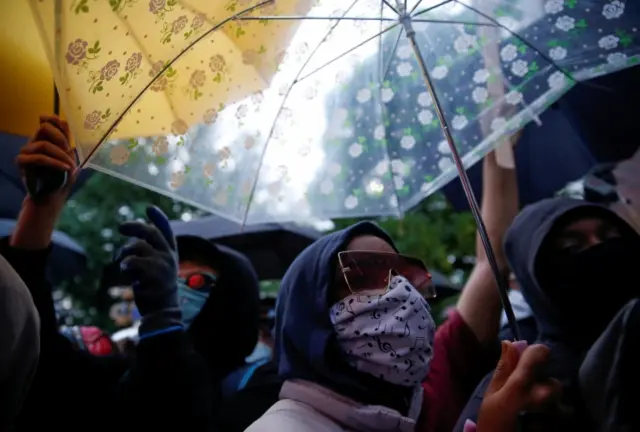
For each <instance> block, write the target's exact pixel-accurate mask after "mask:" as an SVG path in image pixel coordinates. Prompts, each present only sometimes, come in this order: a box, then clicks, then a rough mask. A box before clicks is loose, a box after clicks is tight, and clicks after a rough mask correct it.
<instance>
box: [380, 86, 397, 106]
mask: <svg viewBox="0 0 640 432" xmlns="http://www.w3.org/2000/svg"><path fill="white" fill-rule="evenodd" d="M393 96H394V93H393V90H392V89H390V88H383V89H382V90H381V91H380V99H382V102H384V103H388V102H391V99H393Z"/></svg>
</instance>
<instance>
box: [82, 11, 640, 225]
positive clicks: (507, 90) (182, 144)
mask: <svg viewBox="0 0 640 432" xmlns="http://www.w3.org/2000/svg"><path fill="white" fill-rule="evenodd" d="M255 3H256V2H250V1H247V5H251V4H255ZM403 3H404V2H402V1H400V2H390V1H380V0H356V1H353V2H347V4H345V2H344V1H338V0H321V1H318V2H316V3H315V5H314V7H313V8H312V9H311V10H310V11H309V12H308V13H307V14H306V15H305V16H302V17H299V18H300V19H299V22H300V27H299V31H298V32H297V33H296V34H295V36H294V37H293V38H292V42H291V45H290V46H289V48H288V49H287V50H286V55H285V56H284V60H283V61H282V63H281V67H280V69H279V71H278V72H276V73H275V75H274V77H273V79H272V81H271V85H270V86H269V87H268V88H265V89H264V90H263V91H262V92H260V93H258V94H254V95H252V96H250V97H246V98H244V99H240V100H238V101H237V102H236V103H234V104H228V105H227V106H226V107H225V108H224V109H222V110H217V111H216V121H215V122H213V124H201V125H199V126H194V127H193V128H191V129H190V130H188V131H186V133H185V134H179V135H170V136H167V137H156V138H144V139H139V140H137V141H136V142H135V143H132V142H128V141H122V140H120V141H118V140H114V141H112V142H109V143H106V144H105V145H103V146H102V147H101V149H100V150H99V151H98V154H97V155H96V157H95V158H94V159H92V161H91V164H92V166H96V167H97V168H98V169H101V170H104V171H106V172H109V173H112V174H114V175H117V176H121V177H123V178H128V179H130V180H131V181H134V182H137V183H139V184H143V185H146V186H147V187H151V188H153V189H154V190H156V191H159V192H162V193H166V194H169V195H171V196H174V197H176V198H178V199H182V200H185V201H188V202H191V203H193V204H196V205H198V206H200V207H202V208H205V209H208V210H210V211H212V212H214V213H217V214H220V215H223V216H225V217H228V218H231V219H233V220H237V221H241V222H245V221H246V222H247V223H261V222H272V221H286V220H296V219H299V220H305V219H308V218H310V217H319V218H326V219H330V218H336V217H360V216H371V215H394V216H397V215H401V214H402V213H403V212H405V211H406V210H408V209H409V208H411V207H412V206H413V205H415V204H416V203H418V202H419V201H420V200H422V199H423V198H425V197H426V196H428V195H429V194H431V193H433V192H434V191H436V190H438V189H439V188H441V187H442V186H443V185H445V184H446V183H447V182H449V181H450V180H451V179H453V178H454V177H455V176H456V175H457V168H458V166H457V165H458V164H457V161H458V159H460V158H461V160H462V162H463V163H464V165H466V166H470V165H473V164H474V163H475V162H477V161H478V160H480V159H481V158H482V157H483V156H484V155H485V154H486V153H487V152H489V151H490V150H492V149H493V148H494V147H495V146H496V145H498V144H501V143H502V142H503V140H504V139H505V137H506V136H508V135H510V134H512V133H513V132H515V131H517V130H518V129H520V128H521V127H524V126H525V125H526V124H527V123H528V122H530V121H531V120H536V119H538V117H539V115H540V114H541V113H542V112H543V111H545V110H546V108H547V107H548V106H550V105H552V104H553V103H554V102H556V101H557V100H558V99H559V98H560V97H561V96H562V95H564V94H565V93H566V92H567V91H568V90H569V89H570V88H571V87H573V85H574V84H575V82H576V81H583V80H587V79H590V78H593V77H595V76H599V75H603V74H607V73H611V72H614V71H617V70H621V69H624V68H626V67H629V66H632V65H634V64H635V63H636V62H637V60H638V58H637V57H636V49H637V46H638V45H637V44H636V41H635V40H634V37H633V29H634V28H635V25H636V22H637V17H638V16H639V15H638V7H637V5H632V4H629V3H627V4H626V5H623V7H621V8H620V7H617V5H618V3H615V4H610V5H609V4H608V5H607V7H604V6H603V7H595V6H593V5H591V4H583V3H576V4H575V5H572V7H569V6H565V5H564V3H563V2H555V1H551V2H543V1H512V0H509V1H506V0H487V1H483V2H476V1H471V0H465V1H462V0H461V1H442V2H434V1H421V2H419V1H408V2H406V3H407V6H406V10H405V11H400V10H398V9H399V8H400V9H401V8H403V7H404V4H403ZM620 4H622V3H620ZM592 6H593V7H592ZM260 14H261V13H260V12H255V14H254V16H244V15H239V16H237V17H236V20H235V21H236V22H244V21H246V22H248V23H250V24H251V23H253V22H254V20H264V21H267V22H283V21H287V22H288V21H291V20H294V18H296V17H295V16H294V17H292V16H287V15H286V14H285V13H284V11H282V10H280V8H279V6H278V4H276V5H275V8H274V9H273V11H272V12H271V15H269V16H267V15H260ZM407 14H408V15H410V17H411V19H403V20H399V17H406V15H407ZM324 18H326V20H325V19H324ZM408 24H411V25H410V26H409V27H407V25H408ZM247 25H249V24H247ZM345 41H352V43H349V44H346V43H345ZM416 53H418V54H419V56H416ZM425 73H426V74H427V75H428V78H429V79H428V81H425V79H424V77H423V74H425ZM427 82H428V83H429V85H427ZM443 122H446V123H447V124H446V126H447V129H446V130H447V133H444V132H443V129H442V127H443V126H445V124H443ZM182 132H185V131H182ZM452 143H454V144H455V150H456V154H454V153H453V152H452V149H451V144H452ZM120 156H122V157H120ZM458 156H460V157H458Z"/></svg>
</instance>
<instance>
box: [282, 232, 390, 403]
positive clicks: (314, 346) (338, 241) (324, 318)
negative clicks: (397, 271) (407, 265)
mask: <svg viewBox="0 0 640 432" xmlns="http://www.w3.org/2000/svg"><path fill="white" fill-rule="evenodd" d="M361 235H373V236H376V237H379V238H381V239H383V240H385V241H386V242H388V243H389V244H390V245H391V246H393V247H394V248H395V246H394V244H393V241H392V240H391V238H390V237H389V235H388V234H387V233H385V232H384V231H383V230H382V229H380V228H379V227H378V226H377V225H375V224H373V223H371V222H360V223H357V224H355V225H353V226H351V227H349V228H346V229H344V230H341V231H337V232H334V233H331V234H328V235H326V236H324V237H322V238H320V239H319V240H317V241H316V242H314V243H313V244H312V245H311V246H309V247H308V248H307V249H305V250H304V251H303V252H302V253H301V254H300V255H299V256H298V257H297V258H296V260H295V261H294V262H293V263H292V264H291V267H289V270H288V271H287V273H286V274H285V275H284V278H283V279H282V284H281V287H280V292H279V294H278V301H277V304H276V323H275V335H276V347H275V358H276V361H277V362H278V372H279V374H280V376H281V377H283V378H284V379H290V378H297V379H304V380H308V381H312V382H316V383H318V384H320V385H323V386H325V387H328V388H331V389H332V390H334V391H336V392H338V393H340V394H343V395H346V396H349V397H352V398H354V399H356V400H359V401H360V402H364V403H367V401H366V400H364V399H366V394H367V391H368V392H370V393H371V390H372V386H373V387H374V388H380V386H385V385H387V384H386V383H382V381H380V380H378V379H376V378H374V377H371V376H369V375H366V374H363V373H359V372H357V371H356V370H355V369H353V368H351V367H350V366H348V365H347V364H346V362H344V360H343V357H342V355H341V354H340V351H339V347H338V344H337V342H336V337H335V333H334V329H333V325H332V324H331V321H330V318H329V308H330V307H331V306H332V300H331V298H330V297H331V296H330V289H331V287H332V284H333V281H334V274H335V268H336V262H337V254H338V252H340V251H341V250H344V248H345V246H346V245H347V244H348V243H349V242H350V241H351V240H352V239H353V238H355V237H358V236H361ZM374 381H375V382H374ZM376 386H377V387H376ZM394 387H395V386H394ZM375 393H378V392H375ZM378 395H379V393H378ZM378 399H379V398H378ZM386 406H389V405H388V404H386Z"/></svg>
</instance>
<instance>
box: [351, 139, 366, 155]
mask: <svg viewBox="0 0 640 432" xmlns="http://www.w3.org/2000/svg"><path fill="white" fill-rule="evenodd" d="M363 151H364V149H363V148H362V144H358V143H353V144H351V145H350V146H349V156H351V157H352V158H357V157H358V156H360V155H361V154H362V152H363Z"/></svg>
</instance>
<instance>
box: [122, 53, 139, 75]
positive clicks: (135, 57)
mask: <svg viewBox="0 0 640 432" xmlns="http://www.w3.org/2000/svg"><path fill="white" fill-rule="evenodd" d="M140 63H142V53H139V52H137V53H133V54H131V57H129V58H128V59H127V64H126V65H125V67H124V70H125V71H126V72H133V71H135V70H136V69H138V68H139V67H140Z"/></svg>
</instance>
